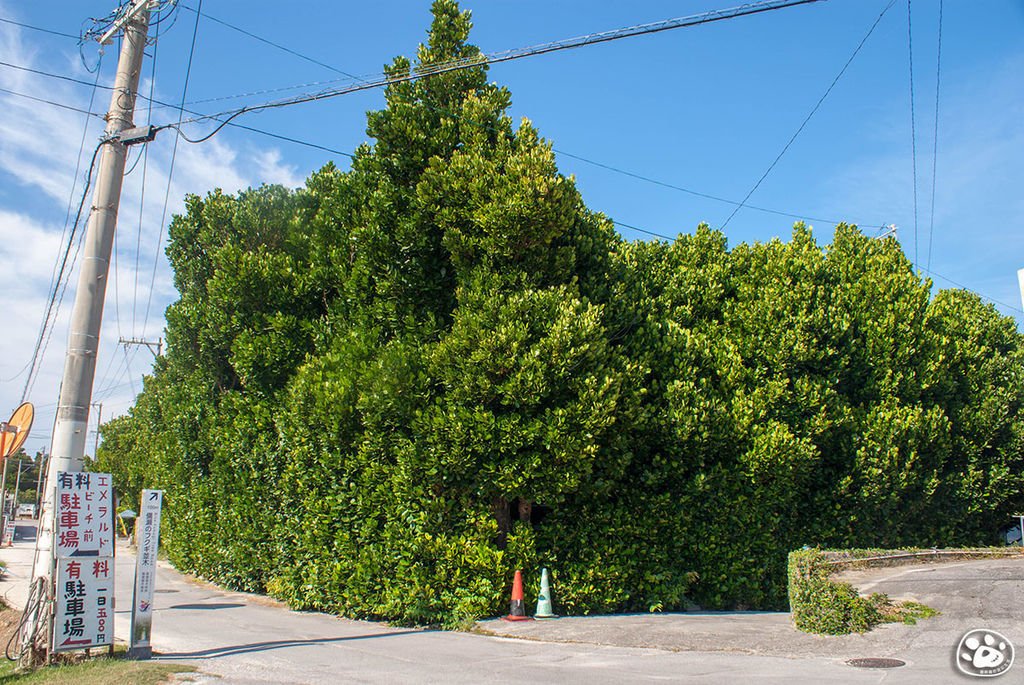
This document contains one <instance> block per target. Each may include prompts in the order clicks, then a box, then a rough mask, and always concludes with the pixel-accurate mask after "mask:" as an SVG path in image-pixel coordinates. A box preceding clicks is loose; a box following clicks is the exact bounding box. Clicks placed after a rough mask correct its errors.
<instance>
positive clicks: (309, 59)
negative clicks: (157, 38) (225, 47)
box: [180, 2, 358, 78]
mask: <svg viewBox="0 0 1024 685" xmlns="http://www.w3.org/2000/svg"><path fill="white" fill-rule="evenodd" d="M180 6H181V7H183V8H185V9H187V10H189V11H190V12H195V13H196V14H197V15H202V16H203V17H205V18H206V19H209V20H210V21H212V22H214V23H217V24H220V25H221V26H226V27H227V28H229V29H231V30H233V31H237V32H239V33H241V34H243V35H246V36H248V37H249V38H252V39H253V40H257V41H259V42H261V43H265V44H267V45H269V46H271V47H274V48H277V49H278V50H282V51H284V52H287V53H288V54H289V55H293V56H295V57H298V58H299V59H302V60H305V61H307V62H310V63H311V64H315V65H317V66H320V67H323V68H324V69H329V70H330V71H333V72H335V73H337V74H342V75H344V76H348V77H350V78H358V77H357V76H355V75H353V74H350V73H348V72H347V71H342V70H341V69H338V68H337V67H333V66H331V65H330V64H325V63H324V62H321V61H320V60H317V59H313V58H312V57H309V56H307V55H303V54H301V53H299V52H296V51H295V50H292V49H291V48H289V47H287V46H284V45H280V44H278V43H275V42H274V41H272V40H268V39H267V38H264V37H263V36H257V35H256V34H255V33H250V32H249V31H246V30H245V29H243V28H240V27H238V26H235V25H234V24H230V23H228V22H226V21H224V20H223V19H218V18H217V17H214V16H211V15H209V14H205V13H203V12H201V11H200V10H201V9H202V2H200V9H195V8H193V7H190V6H188V5H186V4H184V3H181V4H180Z"/></svg>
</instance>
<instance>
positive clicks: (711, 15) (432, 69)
mask: <svg viewBox="0 0 1024 685" xmlns="http://www.w3.org/2000/svg"><path fill="white" fill-rule="evenodd" d="M822 1H823V0H785V1H783V0H763V1H762V2H755V3H750V4H747V5H741V6H738V7H732V8H728V9H724V10H713V11H710V12H703V13H701V14H695V15H690V16H686V17H677V18H674V19H666V20H664V21H658V22H653V23H649V24H639V25H636V26H628V27H625V28H620V29H614V30H611V31H603V32H600V33H591V34H587V35H584V36H577V37H575V38H568V39H564V40H559V41H553V42H550V43H543V44H540V45H534V46H531V47H527V48H520V49H515V50H506V51H504V52H497V53H491V54H490V55H483V54H479V53H478V54H475V55H473V56H470V57H465V58H461V59H456V60H450V61H446V62H437V63H433V64H419V65H417V67H416V68H415V70H410V71H409V72H407V73H405V74H397V73H394V72H392V73H390V74H389V73H387V72H385V73H384V74H383V75H377V76H375V77H373V78H370V79H366V80H361V81H360V82H358V83H354V84H351V85H349V86H345V87H342V88H334V89H329V90H324V91H320V92H317V93H307V94H306V95H301V96H297V97H294V98H288V99H285V100H278V101H275V102H266V103H262V104H256V105H248V106H246V107H242V108H239V109H235V110H227V111H224V112H219V113H217V114H211V115H206V116H202V117H196V118H193V119H186V120H184V121H179V122H178V123H177V124H165V125H163V126H159V127H157V130H158V131H159V130H162V129H166V128H177V129H178V130H179V131H180V130H181V126H182V125H184V124H191V123H196V122H199V121H208V120H210V119H216V120H219V121H220V122H221V123H220V124H219V125H218V126H217V127H215V128H214V129H213V130H212V131H211V132H210V133H208V134H206V135H205V136H202V137H201V138H196V139H194V138H189V137H187V136H184V134H183V137H184V138H185V140H186V141H188V142H190V143H202V142H205V141H207V140H209V139H210V138H212V137H213V136H215V135H216V134H217V133H219V132H220V131H221V130H222V129H223V128H224V127H225V126H226V125H227V124H228V122H230V121H232V120H234V119H236V118H238V117H240V116H242V115H243V114H249V113H253V112H260V111H265V110H268V109H275V108H280V107H290V106H292V105H298V104H303V103H307V102H317V101H319V100H326V99H330V98H335V97H339V96H341V95H348V94H350V93H356V92H360V91H364V90H371V89H374V88H380V87H383V86H391V85H395V84H398V83H406V82H410V81H418V80H420V79H423V78H427V77H430V76H438V75H440V74H447V73H451V72H454V71H464V70H466V69H473V68H479V67H482V66H484V65H490V64H500V63H503V62H511V61H513V60H518V59H523V58H526V57H534V56H537V55H545V54H548V53H552V52H559V51H561V50H571V49H575V48H581V47H585V46H589V45H597V44H600V43H607V42H611V41H615V40H621V39H623V38H632V37H635V36H641V35H649V34H652V33H659V32H662V31H669V30H673V29H680V28H689V27H692V26H699V25H702V24H709V23H712V22H716V21H722V20H725V19H735V18H738V17H743V16H749V15H753V14H760V13H763V12H769V11H773V10H779V9H785V8H789V7H796V6H798V5H807V4H811V3H816V2H822ZM893 2H895V0H893ZM197 16H198V15H197Z"/></svg>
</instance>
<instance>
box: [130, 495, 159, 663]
mask: <svg viewBox="0 0 1024 685" xmlns="http://www.w3.org/2000/svg"><path fill="white" fill-rule="evenodd" d="M163 497H164V493H163V490H143V491H142V500H141V501H142V507H141V511H140V512H139V518H138V524H137V528H136V533H135V536H136V539H135V544H136V545H137V549H138V552H137V556H136V558H135V591H134V592H133V593H132V633H131V644H130V645H129V649H128V657H129V658H132V659H149V658H150V657H152V656H153V646H152V645H151V644H150V639H149V638H150V634H151V632H152V629H153V591H154V589H155V587H156V553H157V549H158V547H159V544H160V507H161V505H162V504H163Z"/></svg>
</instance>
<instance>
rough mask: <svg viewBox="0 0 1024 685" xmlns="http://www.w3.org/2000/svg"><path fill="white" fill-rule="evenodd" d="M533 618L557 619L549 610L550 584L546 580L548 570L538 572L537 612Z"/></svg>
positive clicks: (543, 569)
mask: <svg viewBox="0 0 1024 685" xmlns="http://www.w3.org/2000/svg"><path fill="white" fill-rule="evenodd" d="M533 617H534V618H558V616H556V615H555V614H554V612H553V611H552V610H551V582H550V580H548V570H547V569H546V568H542V569H541V570H540V594H539V595H537V611H535V612H534V614H533Z"/></svg>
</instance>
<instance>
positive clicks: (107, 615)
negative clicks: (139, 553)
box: [53, 472, 114, 652]
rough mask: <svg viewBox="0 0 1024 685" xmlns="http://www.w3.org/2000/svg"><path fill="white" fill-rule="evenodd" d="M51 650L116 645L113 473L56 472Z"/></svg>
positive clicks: (58, 650)
mask: <svg viewBox="0 0 1024 685" xmlns="http://www.w3.org/2000/svg"><path fill="white" fill-rule="evenodd" d="M56 495H57V506H56V507H55V511H54V516H55V518H56V521H55V525H54V529H55V530H56V533H57V540H56V545H55V546H54V555H55V556H56V562H57V563H56V569H57V573H56V576H55V579H54V580H55V586H54V593H53V596H54V600H55V602H56V608H55V610H54V624H53V651H55V652H60V651H66V650H69V649H86V648H89V647H99V646H101V645H112V644H113V643H114V624H113V620H114V610H113V608H114V506H113V500H114V492H113V487H112V481H111V477H110V474H107V473H65V472H59V473H58V474H57V493H56Z"/></svg>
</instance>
